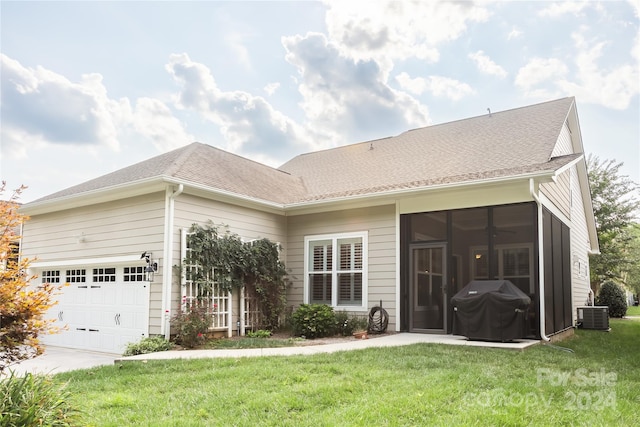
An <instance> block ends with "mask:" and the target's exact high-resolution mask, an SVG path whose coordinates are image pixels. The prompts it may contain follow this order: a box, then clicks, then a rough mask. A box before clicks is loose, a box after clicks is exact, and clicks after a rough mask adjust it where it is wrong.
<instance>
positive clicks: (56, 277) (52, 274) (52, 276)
mask: <svg viewBox="0 0 640 427" xmlns="http://www.w3.org/2000/svg"><path fill="white" fill-rule="evenodd" d="M40 278H41V279H42V283H60V270H45V271H43V272H42V273H41V274H40Z"/></svg>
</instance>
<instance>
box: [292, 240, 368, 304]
mask: <svg viewBox="0 0 640 427" xmlns="http://www.w3.org/2000/svg"><path fill="white" fill-rule="evenodd" d="M304 286H305V302H308V303H310V304H328V305H331V306H333V307H341V308H349V309H366V306H367V233H366V232H358V233H344V234H336V235H322V236H308V237H305V282H304Z"/></svg>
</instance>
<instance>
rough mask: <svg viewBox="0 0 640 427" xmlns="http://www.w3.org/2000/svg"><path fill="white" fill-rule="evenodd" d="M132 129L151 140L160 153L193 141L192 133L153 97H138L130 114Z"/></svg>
mask: <svg viewBox="0 0 640 427" xmlns="http://www.w3.org/2000/svg"><path fill="white" fill-rule="evenodd" d="M132 125H133V127H134V129H135V130H136V131H137V132H138V133H140V134H141V135H143V136H146V137H147V138H149V139H150V140H151V142H152V143H153V144H154V146H155V147H156V149H157V150H158V151H160V152H161V153H164V152H167V151H170V150H173V149H175V148H178V147H182V146H184V145H185V144H188V143H190V142H193V141H194V140H195V138H194V137H193V135H191V134H189V133H187V132H186V131H185V130H184V125H183V124H182V123H181V122H180V120H178V118H177V117H175V116H174V115H173V112H172V111H171V110H170V109H169V107H167V106H166V105H165V104H164V103H163V102H162V101H159V100H157V99H153V98H138V99H137V100H136V108H135V110H134V112H133V115H132Z"/></svg>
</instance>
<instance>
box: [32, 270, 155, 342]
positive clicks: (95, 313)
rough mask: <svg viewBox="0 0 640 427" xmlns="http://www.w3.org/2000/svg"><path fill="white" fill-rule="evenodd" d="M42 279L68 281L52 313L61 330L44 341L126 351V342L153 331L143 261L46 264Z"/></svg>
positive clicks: (46, 337)
mask: <svg viewBox="0 0 640 427" xmlns="http://www.w3.org/2000/svg"><path fill="white" fill-rule="evenodd" d="M39 275H40V281H42V282H51V283H65V282H66V283H69V286H66V287H64V288H63V290H62V295H59V296H58V298H57V299H58V304H57V305H55V306H54V307H53V308H52V309H51V310H50V311H49V314H48V315H47V318H54V319H55V325H56V326H57V327H59V328H64V329H63V330H62V331H61V332H60V333H58V334H53V335H45V336H42V337H41V338H42V339H41V341H42V342H43V343H44V344H48V345H56V346H61V347H71V348H79V349H85V350H93V351H102V352H110V353H120V354H121V353H122V352H123V351H124V350H125V348H126V346H127V343H130V342H138V341H140V339H141V338H143V337H146V336H147V334H148V321H147V319H148V313H149V283H148V282H146V281H145V280H144V267H141V266H116V267H114V266H88V267H84V266H83V267H72V268H68V267H65V268H61V269H47V270H44V271H41V272H40V274H39Z"/></svg>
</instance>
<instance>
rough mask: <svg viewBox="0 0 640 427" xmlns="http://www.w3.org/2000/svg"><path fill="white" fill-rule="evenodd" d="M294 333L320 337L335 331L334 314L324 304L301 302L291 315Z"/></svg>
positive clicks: (308, 336)
mask: <svg viewBox="0 0 640 427" xmlns="http://www.w3.org/2000/svg"><path fill="white" fill-rule="evenodd" d="M292 320H293V333H294V335H298V336H304V337H305V338H322V337H327V336H329V335H332V334H333V333H334V331H335V326H336V316H335V313H334V312H333V308H331V307H330V306H328V305H326V304H302V305H301V306H300V307H298V309H297V310H296V311H294V312H293V315H292Z"/></svg>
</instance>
